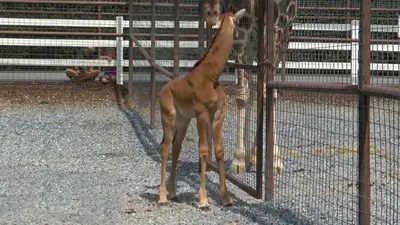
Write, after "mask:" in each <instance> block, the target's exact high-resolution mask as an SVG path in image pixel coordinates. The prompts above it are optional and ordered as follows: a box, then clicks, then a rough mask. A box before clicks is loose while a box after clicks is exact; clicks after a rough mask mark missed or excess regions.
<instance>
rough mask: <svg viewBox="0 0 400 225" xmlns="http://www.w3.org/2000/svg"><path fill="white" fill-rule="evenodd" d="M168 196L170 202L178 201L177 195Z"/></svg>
mask: <svg viewBox="0 0 400 225" xmlns="http://www.w3.org/2000/svg"><path fill="white" fill-rule="evenodd" d="M168 198H169V200H170V201H171V202H179V200H178V197H176V196H172V197H168Z"/></svg>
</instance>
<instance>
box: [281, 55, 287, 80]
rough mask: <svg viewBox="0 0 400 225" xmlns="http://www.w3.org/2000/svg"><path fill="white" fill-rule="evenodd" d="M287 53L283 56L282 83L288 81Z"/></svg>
mask: <svg viewBox="0 0 400 225" xmlns="http://www.w3.org/2000/svg"><path fill="white" fill-rule="evenodd" d="M285 75H286V52H284V53H283V56H282V68H281V79H282V81H285V80H286V77H285Z"/></svg>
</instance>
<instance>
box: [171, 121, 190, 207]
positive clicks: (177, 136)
mask: <svg viewBox="0 0 400 225" xmlns="http://www.w3.org/2000/svg"><path fill="white" fill-rule="evenodd" d="M180 118H182V117H180ZM189 122H190V120H187V119H182V120H179V121H178V120H177V121H175V132H174V138H173V140H172V163H171V175H170V177H169V182H168V194H169V196H168V197H169V199H170V200H172V201H177V198H176V190H175V176H176V165H177V163H178V159H179V154H180V152H181V149H182V142H183V139H185V135H186V131H187V128H188V126H189Z"/></svg>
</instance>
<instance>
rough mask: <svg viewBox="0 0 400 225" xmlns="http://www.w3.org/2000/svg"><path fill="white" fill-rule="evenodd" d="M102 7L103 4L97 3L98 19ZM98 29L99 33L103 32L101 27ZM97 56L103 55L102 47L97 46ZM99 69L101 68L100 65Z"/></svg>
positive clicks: (99, 18) (99, 0)
mask: <svg viewBox="0 0 400 225" xmlns="http://www.w3.org/2000/svg"><path fill="white" fill-rule="evenodd" d="M98 2H99V3H101V0H98ZM101 8H102V5H101V4H99V5H97V19H98V20H101ZM97 31H98V32H99V33H101V27H98V29H97ZM99 40H101V36H99ZM97 56H98V57H100V56H101V47H98V48H97ZM98 69H100V67H99V68H98Z"/></svg>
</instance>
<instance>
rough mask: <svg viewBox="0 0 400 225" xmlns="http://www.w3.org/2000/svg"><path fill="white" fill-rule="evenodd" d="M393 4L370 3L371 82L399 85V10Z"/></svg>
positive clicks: (389, 2)
mask: <svg viewBox="0 0 400 225" xmlns="http://www.w3.org/2000/svg"><path fill="white" fill-rule="evenodd" d="M394 4H395V3H394V2H392V1H387V2H373V4H372V7H373V11H372V16H371V20H372V21H371V23H372V24H373V25H372V31H373V32H372V33H371V84H376V85H383V86H392V87H393V86H394V87H399V86H400V72H399V71H400V67H399V61H400V51H399V50H400V41H399V38H400V32H399V27H400V17H399V12H400V10H399V9H398V7H395V6H394ZM397 4H398V3H397ZM374 26H375V27H374ZM374 31H375V32H374Z"/></svg>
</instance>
